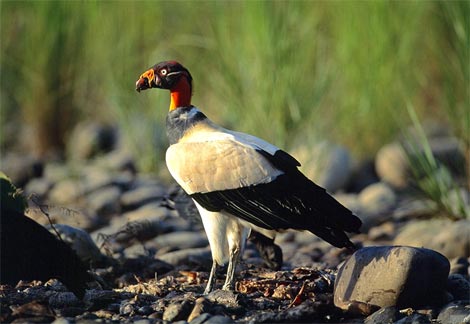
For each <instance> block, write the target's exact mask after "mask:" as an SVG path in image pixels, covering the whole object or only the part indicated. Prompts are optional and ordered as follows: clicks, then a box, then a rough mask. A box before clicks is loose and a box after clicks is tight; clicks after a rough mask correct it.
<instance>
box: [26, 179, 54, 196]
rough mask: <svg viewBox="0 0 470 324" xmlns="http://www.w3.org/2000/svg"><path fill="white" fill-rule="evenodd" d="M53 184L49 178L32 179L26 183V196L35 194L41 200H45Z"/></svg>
mask: <svg viewBox="0 0 470 324" xmlns="http://www.w3.org/2000/svg"><path fill="white" fill-rule="evenodd" d="M52 186H53V183H52V182H51V181H50V180H48V179H47V178H35V179H32V180H31V181H29V182H28V183H27V184H26V186H25V188H24V190H25V196H26V197H30V196H34V197H35V198H37V199H38V200H39V202H43V201H44V199H45V198H46V197H47V195H48V193H49V190H50V189H51V188H52Z"/></svg>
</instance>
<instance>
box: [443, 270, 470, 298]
mask: <svg viewBox="0 0 470 324" xmlns="http://www.w3.org/2000/svg"><path fill="white" fill-rule="evenodd" d="M447 291H448V292H449V293H451V294H452V296H453V297H454V300H464V299H470V281H468V280H467V278H465V277H464V276H463V275H461V274H451V275H450V276H449V278H448V279H447Z"/></svg>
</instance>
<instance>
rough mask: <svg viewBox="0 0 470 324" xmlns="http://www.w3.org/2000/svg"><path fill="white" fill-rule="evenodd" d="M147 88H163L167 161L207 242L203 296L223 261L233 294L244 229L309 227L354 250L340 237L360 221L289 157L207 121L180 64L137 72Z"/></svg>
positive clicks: (139, 85)
mask: <svg viewBox="0 0 470 324" xmlns="http://www.w3.org/2000/svg"><path fill="white" fill-rule="evenodd" d="M150 88H160V89H167V90H170V97H171V101H170V110H169V112H168V115H167V118H166V130H167V135H168V139H169V142H170V146H169V148H168V150H167V151H166V164H167V167H168V169H169V171H170V173H171V175H172V176H173V178H174V179H175V180H176V182H177V183H178V184H179V185H180V186H181V187H182V188H183V190H184V191H185V192H186V193H187V194H188V195H190V196H191V198H192V199H193V200H194V203H195V204H196V206H197V209H198V211H199V213H200V215H201V218H202V222H203V225H204V229H205V232H206V234H207V238H208V240H209V245H210V247H211V253H212V259H213V264H212V268H211V272H210V275H209V280H208V283H207V286H206V289H205V293H206V294H207V293H209V292H210V291H211V290H212V289H213V287H214V282H215V274H216V271H217V267H218V266H219V265H224V264H225V263H226V262H227V259H228V268H227V276H226V280H225V284H224V285H223V288H222V289H224V290H233V289H234V283H235V280H234V274H235V268H236V265H237V262H238V259H239V257H240V255H241V253H242V252H243V249H244V247H245V242H246V239H247V237H248V235H249V233H250V230H251V229H254V230H256V231H257V232H260V233H262V234H263V235H265V236H268V237H271V238H273V237H274V235H275V233H276V231H282V230H286V229H294V230H308V231H310V232H312V233H313V234H315V235H317V236H319V237H320V238H322V239H324V240H325V241H327V242H328V243H330V244H332V245H334V246H336V247H339V248H342V247H346V248H350V249H354V248H355V246H354V244H353V243H352V242H351V241H350V240H349V238H348V237H347V235H346V234H345V232H359V228H360V227H361V224H362V223H361V221H360V219H359V218H357V217H356V216H355V215H353V214H352V212H351V211H350V210H348V209H347V208H346V207H344V206H343V205H341V204H340V203H339V202H337V201H336V200H335V199H334V198H333V197H331V196H330V195H329V194H328V193H327V192H326V191H325V189H323V188H321V187H319V186H318V185H316V184H315V183H313V182H312V181H311V180H309V179H308V178H307V177H305V176H304V175H303V174H302V173H301V172H300V171H299V169H298V167H299V166H300V163H299V162H298V161H297V160H296V159H295V158H293V157H292V156H291V155H289V154H288V153H286V152H284V151H282V150H280V149H279V148H277V147H276V146H274V145H272V144H270V143H268V142H266V141H264V140H262V139H259V138H257V137H255V136H252V135H248V134H244V133H239V132H235V131H231V130H228V129H225V128H222V127H220V126H218V125H216V124H214V123H213V122H212V121H211V120H209V119H208V118H207V117H206V115H204V114H203V113H202V112H201V111H200V110H199V109H198V108H196V107H195V106H193V105H192V104H191V95H192V77H191V74H190V73H189V71H188V70H187V69H186V68H185V67H183V66H182V65H181V64H180V63H178V62H175V61H166V62H161V63H158V64H156V65H154V66H153V67H152V68H150V69H149V70H147V71H146V72H144V73H143V74H142V75H141V76H140V78H139V80H138V81H137V82H136V90H137V91H138V92H140V91H141V90H146V89H150Z"/></svg>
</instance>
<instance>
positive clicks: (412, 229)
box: [394, 219, 470, 259]
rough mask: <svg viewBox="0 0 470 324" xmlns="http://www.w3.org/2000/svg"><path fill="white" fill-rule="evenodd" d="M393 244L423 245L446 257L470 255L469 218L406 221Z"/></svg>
mask: <svg viewBox="0 0 470 324" xmlns="http://www.w3.org/2000/svg"><path fill="white" fill-rule="evenodd" d="M394 244H395V245H408V246H415V247H425V248H428V249H433V250H436V251H438V252H440V253H442V254H443V255H445V256H446V257H447V258H449V259H451V258H456V257H468V256H470V248H468V247H469V246H470V220H467V219H462V220H459V221H456V222H453V221H451V220H448V219H432V220H426V221H418V222H411V223H408V224H407V225H405V226H404V227H403V229H402V230H401V231H400V233H399V234H398V235H397V236H396V238H395V240H394Z"/></svg>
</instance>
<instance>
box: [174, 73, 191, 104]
mask: <svg viewBox="0 0 470 324" xmlns="http://www.w3.org/2000/svg"><path fill="white" fill-rule="evenodd" d="M170 95H171V101H170V111H172V110H174V109H176V108H178V107H188V106H191V85H190V84H189V82H188V79H187V78H186V77H182V78H180V79H179V81H178V83H176V85H175V86H174V87H173V88H172V89H170Z"/></svg>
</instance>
